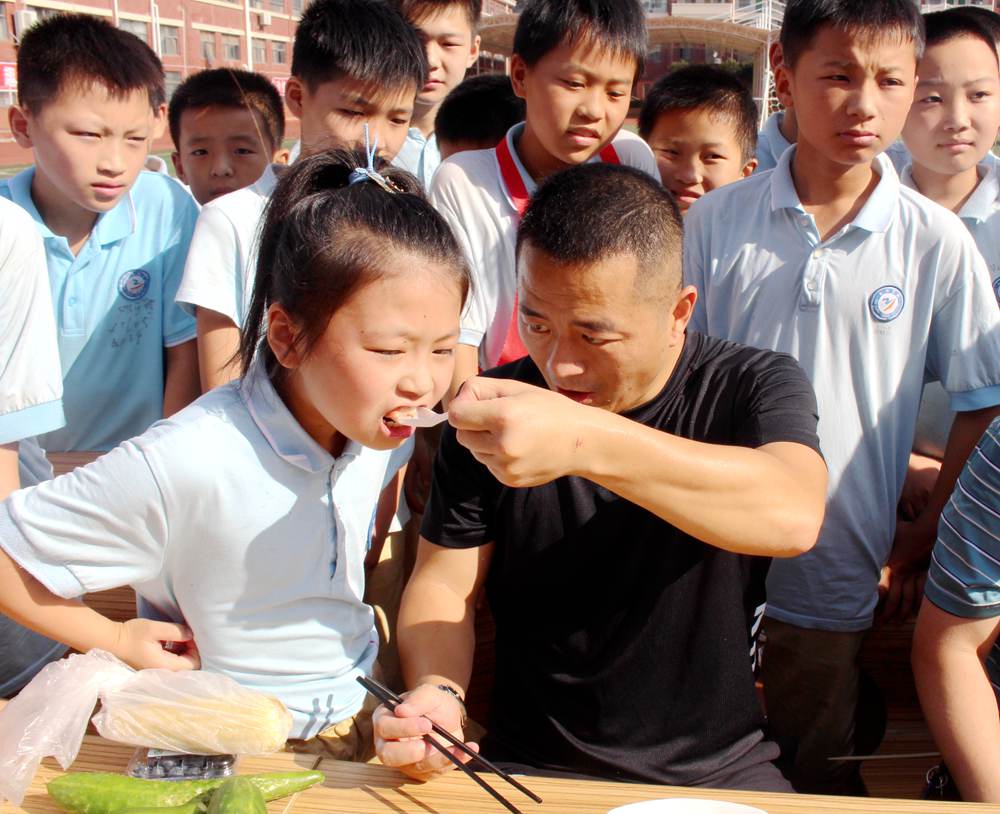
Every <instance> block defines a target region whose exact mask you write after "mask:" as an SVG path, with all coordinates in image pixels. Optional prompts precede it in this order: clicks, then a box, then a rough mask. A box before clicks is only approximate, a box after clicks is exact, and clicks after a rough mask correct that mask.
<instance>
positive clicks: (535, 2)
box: [514, 0, 646, 76]
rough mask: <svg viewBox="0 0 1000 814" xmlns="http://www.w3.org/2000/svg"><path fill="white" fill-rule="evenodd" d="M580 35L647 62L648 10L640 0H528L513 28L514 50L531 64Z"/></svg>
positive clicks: (640, 66)
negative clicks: (646, 11) (644, 9)
mask: <svg viewBox="0 0 1000 814" xmlns="http://www.w3.org/2000/svg"><path fill="white" fill-rule="evenodd" d="M578 39H582V40H583V41H591V42H593V43H594V44H595V45H597V46H599V47H600V48H603V49H605V50H607V51H610V52H611V53H612V54H615V55H616V56H620V57H624V58H631V59H634V60H635V64H636V74H635V75H636V76H640V75H641V74H642V70H643V67H644V65H645V62H646V13H645V11H643V8H642V5H640V3H639V0H525V2H524V5H523V6H522V8H521V16H520V17H519V18H518V20H517V28H516V29H515V30H514V53H515V54H517V55H518V56H519V57H521V59H523V60H524V62H525V64H526V65H528V66H532V65H535V64H537V63H538V61H539V60H540V59H542V57H544V56H545V55H546V54H548V53H549V52H550V51H554V50H555V49H556V48H558V47H559V46H560V45H562V44H563V43H566V42H576V41H577V40H578Z"/></svg>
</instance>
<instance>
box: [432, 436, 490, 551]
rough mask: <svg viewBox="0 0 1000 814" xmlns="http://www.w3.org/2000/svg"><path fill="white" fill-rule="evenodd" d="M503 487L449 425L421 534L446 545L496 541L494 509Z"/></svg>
mask: <svg viewBox="0 0 1000 814" xmlns="http://www.w3.org/2000/svg"><path fill="white" fill-rule="evenodd" d="M501 488H503V487H502V484H501V483H500V482H499V481H497V479H496V478H494V477H493V475H492V474H490V471H489V469H487V468H486V467H485V466H483V465H482V464H481V463H479V461H477V460H476V459H475V458H474V457H473V456H472V453H471V452H469V450H467V449H466V448H465V447H463V446H462V445H461V444H460V443H458V439H457V438H456V436H455V430H454V428H453V427H450V426H445V429H444V432H443V433H442V435H441V445H440V447H439V448H438V452H437V457H436V458H435V459H434V476H433V480H432V482H431V495H430V499H429V501H428V503H427V511H426V512H425V513H424V519H423V523H422V524H421V529H420V532H421V534H422V535H423V536H424V538H426V539H427V540H429V541H430V542H432V543H436V544H437V545H440V546H444V547H446V548H475V547H476V546H481V545H485V544H486V543H490V542H493V539H492V535H493V531H492V525H493V511H494V508H495V506H496V496H497V494H498V492H499V490H500V489H501Z"/></svg>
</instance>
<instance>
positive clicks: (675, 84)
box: [639, 65, 757, 161]
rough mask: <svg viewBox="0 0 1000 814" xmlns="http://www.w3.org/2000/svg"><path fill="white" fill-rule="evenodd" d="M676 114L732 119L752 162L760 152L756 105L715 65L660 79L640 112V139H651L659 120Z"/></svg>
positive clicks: (742, 87) (681, 70)
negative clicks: (703, 113) (702, 112)
mask: <svg viewBox="0 0 1000 814" xmlns="http://www.w3.org/2000/svg"><path fill="white" fill-rule="evenodd" d="M673 110H705V111H708V112H710V113H713V114H715V115H716V116H719V117H724V118H727V119H729V120H730V121H731V122H732V123H733V127H734V129H735V131H736V140H737V142H738V143H739V145H740V150H741V151H742V153H743V160H744V161H749V160H750V159H751V158H753V156H754V154H755V153H756V152H757V105H756V104H754V100H753V96H752V95H751V94H750V91H749V90H748V89H747V87H746V85H744V84H743V83H742V82H741V81H740V80H739V79H738V78H737V77H736V76H735V75H734V74H733V73H732V72H731V71H727V70H725V69H724V68H719V67H717V66H715V65H689V66H687V67H685V68H679V69H677V70H676V71H673V72H672V73H669V74H667V75H666V76H664V77H663V78H662V79H660V80H659V81H658V82H657V83H656V84H655V85H653V88H652V90H650V91H649V93H647V94H646V99H645V100H644V101H643V103H642V110H641V111H640V112H639V135H641V136H642V137H643V138H644V139H647V140H648V139H649V135H650V133H652V132H653V128H654V127H655V126H656V120H657V119H659V118H660V116H662V115H663V114H664V113H669V112H670V111H673Z"/></svg>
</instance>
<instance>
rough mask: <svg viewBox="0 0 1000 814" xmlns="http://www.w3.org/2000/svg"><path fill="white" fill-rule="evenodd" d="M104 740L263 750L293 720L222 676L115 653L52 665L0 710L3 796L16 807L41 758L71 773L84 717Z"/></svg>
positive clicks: (219, 750) (278, 744)
mask: <svg viewBox="0 0 1000 814" xmlns="http://www.w3.org/2000/svg"><path fill="white" fill-rule="evenodd" d="M98 700H100V701H101V704H102V707H101V711H100V712H99V713H98V714H97V715H95V716H94V719H93V720H94V725H95V726H96V727H97V731H98V732H100V734H101V735H102V736H103V737H105V738H107V739H108V740H114V741H119V742H121V743H127V744H131V745H133V746H147V747H153V748H159V749H165V750H169V751H175V752H188V753H194V754H267V753H269V752H275V751H277V750H278V749H281V748H282V747H283V746H284V743H285V740H286V739H287V738H288V735H289V734H290V732H291V728H292V716H291V714H290V713H289V712H288V710H287V709H285V706H284V704H282V703H281V701H279V700H278V699H277V698H275V697H274V696H270V695H265V694H264V693H259V692H255V691H253V690H248V689H246V688H245V687H241V686H240V685H239V684H237V683H236V682H235V681H234V680H233V679H231V678H229V677H228V676H224V675H220V674H218V673H205V672H201V671H182V672H172V671H170V670H140V671H138V672H136V671H135V670H133V669H132V668H131V667H128V666H127V665H125V664H123V663H122V662H121V661H119V660H118V659H116V658H115V657H114V656H112V655H111V654H110V653H105V652H103V651H101V650H92V651H90V652H89V653H87V654H86V655H75V656H70V657H69V658H68V659H63V660H62V661H57V662H53V663H52V664H49V665H47V666H46V667H45V668H44V669H43V670H42V671H41V672H39V674H38V675H37V676H35V677H34V679H32V681H31V683H30V684H28V686H27V687H25V688H24V689H23V690H21V692H20V693H19V694H18V695H17V697H16V698H14V699H13V700H12V701H11V702H10V703H8V704H7V706H5V707H4V708H3V709H2V710H0V802H3V800H4V798H6V799H8V800H10V801H11V802H13V803H14V804H17V805H19V804H20V803H21V801H22V800H23V799H24V793H25V791H26V790H27V788H28V786H29V784H30V783H31V779H32V778H33V777H34V776H35V772H36V771H37V769H38V764H39V763H40V762H41V760H42V758H43V757H46V756H48V755H51V756H52V757H54V758H55V759H56V760H57V761H58V762H59V765H60V766H62V767H63V769H68V768H69V767H70V765H71V764H72V763H73V761H74V760H75V759H76V756H77V753H78V752H79V751H80V744H81V743H82V741H83V735H84V733H85V731H86V729H87V720H88V719H89V718H90V716H91V713H92V712H93V710H94V705H95V704H96V703H97V701H98Z"/></svg>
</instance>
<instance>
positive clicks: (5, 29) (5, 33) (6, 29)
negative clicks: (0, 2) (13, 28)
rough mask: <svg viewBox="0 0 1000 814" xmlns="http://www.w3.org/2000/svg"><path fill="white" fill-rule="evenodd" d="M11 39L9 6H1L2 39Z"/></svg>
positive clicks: (0, 38)
mask: <svg viewBox="0 0 1000 814" xmlns="http://www.w3.org/2000/svg"><path fill="white" fill-rule="evenodd" d="M9 39H10V25H9V24H8V23H7V6H0V40H9Z"/></svg>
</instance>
